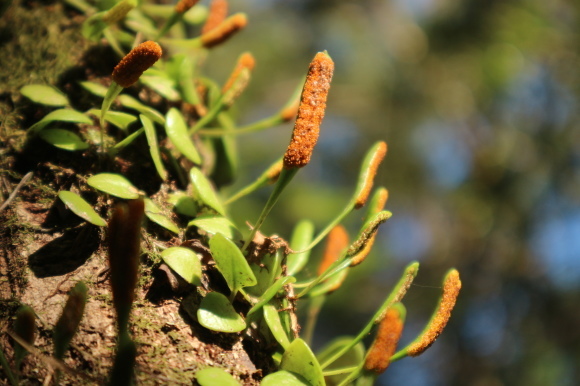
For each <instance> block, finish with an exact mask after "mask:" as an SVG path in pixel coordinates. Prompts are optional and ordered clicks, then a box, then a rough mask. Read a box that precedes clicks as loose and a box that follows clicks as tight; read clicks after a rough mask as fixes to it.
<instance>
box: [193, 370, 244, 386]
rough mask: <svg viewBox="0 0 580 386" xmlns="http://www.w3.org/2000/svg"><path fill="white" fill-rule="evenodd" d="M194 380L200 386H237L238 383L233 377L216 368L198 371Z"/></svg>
mask: <svg viewBox="0 0 580 386" xmlns="http://www.w3.org/2000/svg"><path fill="white" fill-rule="evenodd" d="M195 378H196V379H197V382H198V383H199V384H200V385H201V386H214V385H224V386H239V383H238V381H236V380H235V379H234V377H232V376H231V375H230V374H229V373H227V372H225V371H224V370H222V369H218V368H217V367H209V368H207V369H203V370H199V371H198V372H197V373H196V374H195Z"/></svg>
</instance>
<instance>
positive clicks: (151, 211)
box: [143, 198, 179, 234]
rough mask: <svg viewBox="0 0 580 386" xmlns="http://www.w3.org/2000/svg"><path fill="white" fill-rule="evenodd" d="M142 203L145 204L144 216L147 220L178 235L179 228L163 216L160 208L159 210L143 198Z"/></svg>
mask: <svg viewBox="0 0 580 386" xmlns="http://www.w3.org/2000/svg"><path fill="white" fill-rule="evenodd" d="M143 201H144V202H145V216H147V218H148V219H149V220H151V221H153V222H154V223H156V224H158V225H161V226H162V227H163V228H165V229H168V230H170V231H171V232H173V233H175V234H179V227H178V226H177V225H176V224H175V223H174V222H173V221H171V219H169V218H168V217H167V216H165V215H164V214H163V211H162V210H161V208H159V207H158V206H157V205H156V204H155V203H154V202H153V201H151V200H150V199H149V198H145V199H144V200H143Z"/></svg>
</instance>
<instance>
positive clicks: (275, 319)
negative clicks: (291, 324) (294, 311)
mask: <svg viewBox="0 0 580 386" xmlns="http://www.w3.org/2000/svg"><path fill="white" fill-rule="evenodd" d="M264 319H265V320H266V323H267V324H268V327H269V328H270V331H271V332H272V335H273V336H274V338H275V339H276V341H277V342H278V343H280V346H282V347H283V348H284V350H286V349H287V348H288V346H290V339H288V335H287V334H286V331H285V330H284V327H283V326H282V322H281V321H280V313H279V312H278V310H277V309H276V307H274V306H273V305H272V304H266V305H265V306H264Z"/></svg>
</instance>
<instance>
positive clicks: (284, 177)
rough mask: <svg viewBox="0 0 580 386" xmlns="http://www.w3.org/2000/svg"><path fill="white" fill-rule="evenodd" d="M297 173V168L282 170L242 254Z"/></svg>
mask: <svg viewBox="0 0 580 386" xmlns="http://www.w3.org/2000/svg"><path fill="white" fill-rule="evenodd" d="M296 172H298V169H297V168H292V169H282V172H281V173H280V177H278V181H277V182H276V185H275V186H274V191H272V194H270V198H268V202H266V205H265V206H264V209H262V213H261V214H260V217H259V218H258V221H257V222H256V224H255V225H254V228H253V229H252V232H251V233H250V236H249V237H248V239H247V240H246V242H245V243H244V246H243V247H242V252H244V251H245V250H246V248H248V246H249V245H250V243H251V242H252V240H253V239H254V236H255V235H256V232H258V230H259V229H260V227H261V226H262V224H263V223H264V220H266V217H267V216H268V214H269V213H270V211H271V210H272V208H273V207H274V205H275V204H276V202H277V201H278V199H279V198H280V194H281V193H282V191H283V190H284V188H285V187H286V185H288V183H289V182H290V181H291V180H292V178H293V177H294V175H295V174H296Z"/></svg>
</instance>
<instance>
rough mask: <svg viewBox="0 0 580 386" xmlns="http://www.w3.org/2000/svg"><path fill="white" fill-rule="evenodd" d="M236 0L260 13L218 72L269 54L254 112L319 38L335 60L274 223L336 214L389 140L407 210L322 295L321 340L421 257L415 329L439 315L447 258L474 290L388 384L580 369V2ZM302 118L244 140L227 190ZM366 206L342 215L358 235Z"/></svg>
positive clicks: (558, 378) (271, 101)
mask: <svg viewBox="0 0 580 386" xmlns="http://www.w3.org/2000/svg"><path fill="white" fill-rule="evenodd" d="M232 8H233V9H232V11H243V12H246V13H247V14H248V17H249V20H250V23H249V25H248V28H247V29H246V30H245V31H244V32H243V35H241V36H239V37H236V39H234V41H233V42H231V44H228V45H227V47H223V48H217V49H216V51H215V53H214V54H212V56H211V57H210V58H209V59H208V63H207V69H208V71H210V73H212V72H213V74H214V76H216V77H217V78H218V79H220V78H225V77H227V73H228V71H229V69H230V68H231V63H233V62H234V60H235V58H236V57H237V55H239V53H240V52H242V51H246V50H248V51H251V52H252V53H253V54H254V55H255V57H256V59H257V67H256V69H255V72H254V76H253V79H252V83H251V85H250V87H249V89H248V91H247V93H246V94H245V95H244V97H243V98H242V100H241V101H240V103H239V106H238V110H237V115H238V117H239V119H240V121H241V122H243V123H251V122H253V121H255V120H257V119H260V118H263V117H266V116H269V115H271V114H273V113H275V112H276V111H277V110H278V109H279V108H280V107H281V106H282V105H283V104H284V103H285V102H286V100H287V99H288V97H289V96H290V95H291V93H292V91H293V89H294V88H295V87H296V85H298V84H299V83H300V80H301V77H302V76H304V74H305V72H306V69H307V66H308V63H309V61H310V60H311V58H312V57H313V56H314V54H315V53H316V52H317V51H321V50H325V49H326V50H328V52H329V54H330V55H331V56H332V57H333V59H334V61H335V63H336V72H335V77H334V80H333V85H332V88H331V91H330V95H329V100H328V108H327V113H326V118H325V121H324V124H323V131H322V134H321V138H320V142H319V144H318V146H317V148H316V152H315V155H314V156H313V161H312V163H311V164H310V165H308V167H306V168H305V169H303V170H302V171H301V172H300V173H299V174H298V175H297V177H296V178H295V181H294V182H293V184H292V185H291V187H290V188H289V189H288V191H286V192H285V193H284V196H283V197H282V199H281V201H280V202H279V205H278V206H277V208H276V209H275V210H274V212H273V214H272V216H271V217H270V218H269V220H268V221H267V223H266V224H265V228H264V229H265V230H266V231H267V232H276V233H278V234H280V235H281V236H284V237H288V236H289V235H290V232H291V229H292V227H293V225H295V224H296V222H298V221H299V220H300V219H302V218H308V219H311V220H312V221H314V223H315V224H316V225H317V226H318V227H319V228H320V227H322V226H324V225H325V224H326V223H327V222H328V221H330V219H332V218H333V217H334V216H335V215H336V214H337V213H338V211H339V210H341V209H342V206H343V205H345V204H346V202H347V201H348V199H349V197H350V195H351V194H352V191H353V189H354V183H355V181H356V174H357V172H358V168H359V165H360V162H361V160H362V157H363V154H364V152H365V151H366V150H367V149H368V148H369V147H370V146H371V145H372V143H374V142H375V141H377V140H385V141H387V142H388V144H389V152H388V155H387V158H386V160H385V162H384V163H383V165H382V167H381V171H380V173H379V175H378V177H377V184H378V185H382V186H385V187H387V188H388V189H389V192H390V198H389V202H388V204H387V209H389V210H391V211H392V212H393V214H394V216H393V218H392V219H391V220H389V221H388V222H387V223H386V224H384V225H383V227H382V228H381V230H380V232H379V237H378V242H377V243H376V244H375V248H374V251H373V253H372V255H371V257H370V258H369V259H368V260H367V261H366V262H365V263H364V264H363V265H361V266H359V267H357V268H356V269H353V270H352V272H351V273H350V274H349V277H348V279H347V281H346V283H345V284H344V285H343V287H342V288H341V289H340V290H338V291H337V292H336V293H334V294H333V295H332V296H331V297H330V299H329V301H328V302H327V303H326V305H325V308H324V314H323V315H322V316H321V319H320V323H319V325H318V328H317V330H316V338H315V345H316V347H317V348H320V347H321V346H322V345H324V344H325V343H326V342H328V341H329V340H330V339H332V338H333V337H335V336H338V335H345V334H356V333H357V332H358V331H359V330H360V329H361V328H362V326H363V325H364V324H365V323H366V321H367V320H368V319H369V318H370V316H371V315H372V314H373V312H374V311H375V310H376V308H377V307H378V306H379V304H380V303H381V302H382V301H383V299H384V297H385V296H386V295H387V293H388V292H389V290H390V288H391V286H392V285H393V284H394V283H395V281H396V280H397V278H398V276H399V275H400V273H401V271H402V269H403V267H404V266H405V265H407V264H408V263H409V262H410V261H412V260H417V261H420V262H421V270H420V273H419V275H418V277H417V279H416V281H415V285H413V287H412V288H411V290H410V292H409V294H408V296H407V297H406V299H405V304H406V306H407V309H408V317H407V325H406V330H405V334H404V338H403V340H404V341H409V340H410V339H412V338H413V337H414V336H415V335H416V334H417V333H418V332H419V331H420V330H421V329H422V327H423V325H424V324H425V323H426V321H427V320H428V319H429V316H430V314H431V312H432V310H433V308H434V307H435V304H436V301H437V298H438V297H439V294H440V286H441V278H442V277H443V275H444V273H445V272H446V271H447V269H449V268H450V267H456V268H457V269H458V270H459V271H460V273H461V277H462V281H463V290H462V293H461V295H460V298H459V300H458V304H457V308H456V310H455V311H454V313H453V316H452V319H451V322H450V325H449V326H448V327H447V329H446V331H445V332H444V333H443V335H442V336H441V337H440V338H439V340H438V341H437V342H436V343H435V344H434V345H433V347H432V348H431V349H429V350H428V351H427V352H426V353H425V354H424V355H423V356H421V357H419V358H408V359H403V360H401V361H399V362H396V363H394V364H393V365H392V366H391V367H390V368H389V369H388V370H387V372H385V373H384V374H383V375H382V376H381V377H380V378H379V384H380V385H426V386H427V385H428V386H435V385H478V386H480V385H486V386H487V385H492V386H495V385H498V386H499V385H578V384H580V205H579V201H580V173H579V171H580V146H579V145H580V131H579V124H580V117H579V115H578V111H579V109H578V98H579V97H580V87H579V86H580V57H579V53H580V20H579V17H580V2H577V1H567V0H551V1H545V0H462V1H459V0H358V1H354V0H353V1H339V0H326V1H306V0H295V1H283V0H278V1H274V0H270V1H265V0H262V1H261V0H245V1H244V0H237V1H232ZM222 64H223V65H222ZM290 131H291V126H283V127H278V128H275V129H272V130H269V131H267V132H262V133H257V134H252V135H246V136H242V137H240V156H241V159H242V170H251V171H252V172H251V173H249V174H247V173H246V174H244V175H243V177H242V178H241V180H240V181H239V182H238V183H236V185H235V186H233V187H232V188H231V191H235V190H236V188H237V187H240V186H242V185H244V184H245V183H248V182H249V181H251V180H252V178H253V177H255V176H257V175H258V174H259V173H260V172H261V171H262V170H263V169H264V168H265V167H266V166H267V165H269V164H270V162H271V161H274V160H275V159H276V158H277V157H279V156H280V155H281V154H282V153H283V152H284V150H285V148H286V146H287V144H288V140H289V136H290ZM252 173H253V174H252ZM268 193H269V191H267V190H266V191H264V192H262V193H259V194H255V195H253V196H251V197H248V198H246V199H243V200H241V201H240V204H239V205H238V206H237V207H236V210H235V213H234V215H235V216H237V218H238V219H239V220H240V221H241V222H243V221H245V220H247V219H254V218H255V217H256V216H257V213H258V212H259V211H260V208H261V207H262V205H263V204H264V202H265V200H266V198H267V195H268ZM361 216H362V214H358V213H356V214H353V215H351V216H350V217H349V218H348V220H347V221H346V223H345V225H346V226H347V228H348V229H349V230H350V231H351V234H355V232H356V230H357V229H358V226H359V225H360V220H361ZM314 252H315V253H314V254H313V259H314V260H316V258H317V254H319V252H320V250H315V251H314ZM313 269H314V268H311V270H313Z"/></svg>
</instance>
